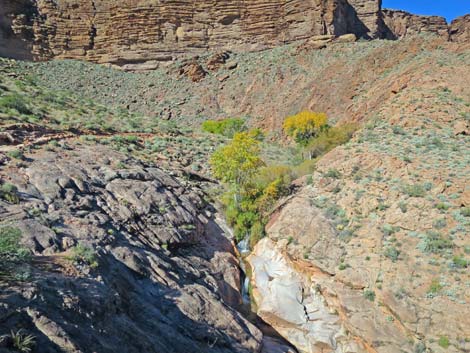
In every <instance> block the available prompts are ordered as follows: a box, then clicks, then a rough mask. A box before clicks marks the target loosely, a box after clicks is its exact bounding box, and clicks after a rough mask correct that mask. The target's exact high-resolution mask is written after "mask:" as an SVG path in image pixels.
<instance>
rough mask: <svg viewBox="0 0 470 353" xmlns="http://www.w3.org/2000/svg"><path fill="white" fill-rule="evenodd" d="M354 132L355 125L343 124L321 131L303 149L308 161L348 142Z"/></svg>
mask: <svg viewBox="0 0 470 353" xmlns="http://www.w3.org/2000/svg"><path fill="white" fill-rule="evenodd" d="M356 130H357V125H356V124H345V125H340V126H336V127H331V128H326V129H323V130H322V131H321V132H320V133H319V134H318V136H316V137H314V138H313V139H311V140H310V141H309V142H308V144H307V145H306V146H305V149H304V150H305V153H306V154H307V155H308V158H309V159H314V158H317V157H320V156H322V155H324V154H325V153H327V152H329V151H331V150H332V149H334V148H335V147H337V146H339V145H342V144H345V143H346V142H348V141H349V140H350V139H351V138H352V136H353V135H354V132H355V131H356Z"/></svg>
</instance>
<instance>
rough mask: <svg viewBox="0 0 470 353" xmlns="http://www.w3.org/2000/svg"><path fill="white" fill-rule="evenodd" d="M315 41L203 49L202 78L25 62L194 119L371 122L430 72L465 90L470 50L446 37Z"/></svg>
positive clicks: (266, 123) (104, 95) (41, 72)
mask: <svg viewBox="0 0 470 353" xmlns="http://www.w3.org/2000/svg"><path fill="white" fill-rule="evenodd" d="M314 43H315V42H313V43H312V42H307V43H303V44H298V45H288V46H283V47H279V48H276V49H271V50H267V51H264V52H261V53H238V54H237V53H232V54H230V53H229V54H227V55H228V56H229V58H228V59H227V60H226V63H225V64H224V63H221V64H220V65H219V67H218V68H216V69H214V70H210V69H209V67H210V66H209V63H210V62H211V61H212V59H213V57H214V56H213V55H207V56H204V57H201V58H200V59H199V62H200V64H201V66H202V69H203V71H204V72H205V73H206V74H205V75H203V76H202V78H201V80H200V81H199V82H197V83H194V82H192V80H191V79H189V78H188V77H186V75H185V74H181V73H182V70H181V69H180V68H181V67H186V66H187V65H188V62H178V63H176V64H174V65H170V66H168V67H167V68H161V69H158V70H156V71H151V72H146V73H127V72H121V71H118V70H113V69H110V68H105V67H102V66H96V65H91V64H87V63H83V62H76V61H51V62H47V63H39V64H32V65H29V64H25V67H24V68H25V70H26V71H27V72H28V73H31V74H33V75H34V76H35V77H36V78H37V79H38V81H39V82H40V83H41V84H43V85H45V86H48V87H51V88H53V89H55V90H70V91H72V92H74V93H76V94H79V95H81V96H82V97H84V98H88V99H90V98H93V99H96V100H97V101H98V102H100V103H101V104H104V105H109V106H121V107H122V108H129V109H130V110H131V111H134V112H139V113H143V114H148V115H150V116H152V117H159V118H163V119H174V120H177V121H184V122H185V123H189V124H191V125H193V126H197V125H199V124H200V123H202V122H203V121H204V120H207V119H208V118H226V117H239V116H243V117H245V116H246V117H248V118H249V120H250V121H251V123H252V124H253V125H255V126H262V127H266V128H267V129H268V130H270V131H278V132H279V131H280V127H281V125H282V121H283V119H284V118H285V117H286V116H289V115H291V114H295V113H297V112H298V111H300V110H302V109H312V110H315V111H324V112H326V113H328V115H329V117H330V119H332V120H333V121H334V122H337V121H350V120H355V121H367V120H368V119H369V118H371V117H373V116H374V115H376V113H377V112H378V110H379V109H381V107H382V106H383V105H384V104H385V103H387V104H388V103H389V102H392V101H393V100H394V99H396V96H397V94H398V93H399V92H401V91H402V90H404V89H409V90H413V89H415V88H416V89H418V88H419V87H420V86H421V85H422V81H423V80H426V81H430V82H434V84H435V86H440V85H447V81H449V82H450V83H452V82H456V83H457V82H458V83H459V84H458V88H457V89H456V94H461V92H462V90H463V89H464V85H463V82H462V77H465V74H463V73H464V72H465V70H466V69H467V67H468V51H467V50H465V49H463V48H461V45H460V44H454V43H448V42H447V41H445V40H444V39H442V38H439V37H435V36H419V37H414V38H409V39H405V40H402V41H370V42H365V41H364V42H361V41H359V42H356V43H346V44H344V43H338V42H331V43H326V44H324V45H325V46H326V48H324V49H315V47H313V44H314ZM462 74H463V75H462ZM449 75H452V76H453V77H454V76H455V80H456V81H454V80H453V79H451V78H450V77H449ZM444 82H446V83H444ZM460 83H461V84H460ZM280 102H282V104H280Z"/></svg>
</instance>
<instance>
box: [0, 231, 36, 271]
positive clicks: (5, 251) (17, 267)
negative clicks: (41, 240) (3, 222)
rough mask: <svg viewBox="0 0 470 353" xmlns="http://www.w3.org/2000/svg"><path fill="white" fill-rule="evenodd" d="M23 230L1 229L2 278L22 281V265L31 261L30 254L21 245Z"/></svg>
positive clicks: (0, 255) (0, 264) (0, 266)
mask: <svg viewBox="0 0 470 353" xmlns="http://www.w3.org/2000/svg"><path fill="white" fill-rule="evenodd" d="M21 237H22V234H21V230H20V229H19V228H16V227H12V226H1V227H0V277H5V278H9V279H11V278H16V279H22V278H20V277H24V276H22V274H21V273H20V272H21V270H22V265H23V264H25V263H26V262H28V261H29V259H30V255H31V254H30V252H29V250H28V249H26V248H25V247H23V246H22V245H21Z"/></svg>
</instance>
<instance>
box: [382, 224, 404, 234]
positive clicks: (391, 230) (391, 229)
mask: <svg viewBox="0 0 470 353" xmlns="http://www.w3.org/2000/svg"><path fill="white" fill-rule="evenodd" d="M399 230H400V228H399V227H394V226H392V225H390V224H384V225H383V227H382V232H383V233H384V234H385V235H386V236H390V235H392V234H394V233H396V232H398V231H399Z"/></svg>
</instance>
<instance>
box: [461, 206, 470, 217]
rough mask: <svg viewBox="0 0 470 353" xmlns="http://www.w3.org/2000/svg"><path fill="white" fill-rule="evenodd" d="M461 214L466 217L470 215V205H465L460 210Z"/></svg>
mask: <svg viewBox="0 0 470 353" xmlns="http://www.w3.org/2000/svg"><path fill="white" fill-rule="evenodd" d="M460 214H461V215H462V216H464V217H470V207H464V208H462V209H461V210H460Z"/></svg>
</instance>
